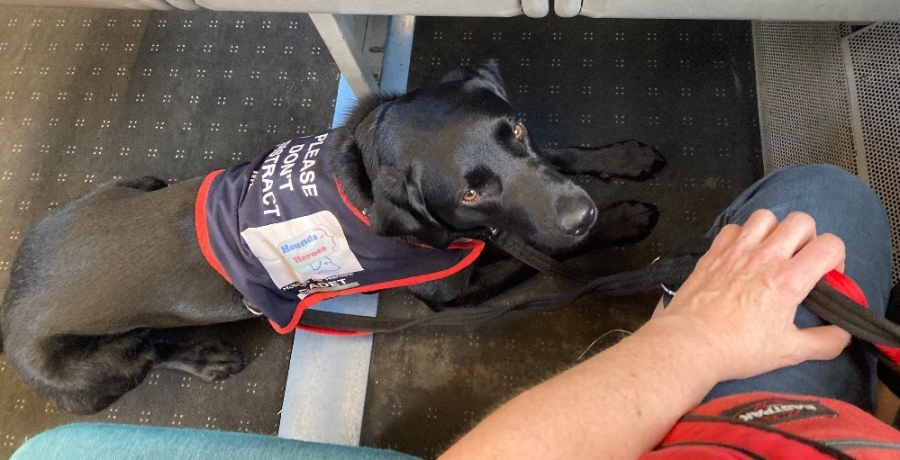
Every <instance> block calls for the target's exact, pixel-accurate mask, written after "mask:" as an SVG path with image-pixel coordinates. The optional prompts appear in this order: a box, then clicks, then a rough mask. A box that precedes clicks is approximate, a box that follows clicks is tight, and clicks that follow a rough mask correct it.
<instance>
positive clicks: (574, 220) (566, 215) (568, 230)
mask: <svg viewBox="0 0 900 460" xmlns="http://www.w3.org/2000/svg"><path fill="white" fill-rule="evenodd" d="M556 210H557V215H558V216H559V228H561V229H562V231H563V232H564V233H565V234H566V235H570V236H581V235H584V234H585V233H587V231H588V230H590V228H591V225H593V224H594V219H595V218H596V216H597V208H595V207H594V203H593V202H592V201H591V200H590V199H588V198H587V197H584V196H580V197H577V198H575V197H561V198H559V199H557V200H556Z"/></svg>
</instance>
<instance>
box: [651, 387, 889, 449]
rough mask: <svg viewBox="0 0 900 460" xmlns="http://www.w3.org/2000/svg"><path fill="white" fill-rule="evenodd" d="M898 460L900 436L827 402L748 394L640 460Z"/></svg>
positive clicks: (699, 414)
mask: <svg viewBox="0 0 900 460" xmlns="http://www.w3.org/2000/svg"><path fill="white" fill-rule="evenodd" d="M836 458H837V459H900V431H897V430H895V429H894V428H892V427H891V426H889V425H886V424H884V423H882V422H881V421H880V420H878V419H876V418H875V417H873V416H872V415H870V414H868V413H867V412H865V411H863V410H861V409H859V408H858V407H856V406H853V405H851V404H847V403H845V402H842V401H837V400H833V399H828V398H819V397H811V396H796V395H785V394H778V393H745V394H739V395H732V396H726V397H723V398H718V399H714V400H713V401H710V402H709V403H706V404H704V405H702V406H700V407H698V408H697V409H694V410H693V411H691V412H690V413H688V414H687V415H685V416H684V417H683V418H682V420H680V421H679V422H678V423H677V424H676V425H675V426H674V427H673V428H672V430H671V431H669V434H667V435H666V437H665V438H664V439H663V440H662V442H661V443H660V445H659V446H658V447H657V448H656V450H654V451H653V452H649V453H647V454H645V455H644V456H642V457H641V460H662V459H665V460H673V459H691V460H694V459H771V460H775V459H791V460H806V459H836Z"/></svg>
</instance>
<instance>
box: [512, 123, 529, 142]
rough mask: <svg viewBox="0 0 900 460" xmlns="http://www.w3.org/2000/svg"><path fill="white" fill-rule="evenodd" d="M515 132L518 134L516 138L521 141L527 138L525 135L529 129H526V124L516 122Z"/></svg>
mask: <svg viewBox="0 0 900 460" xmlns="http://www.w3.org/2000/svg"><path fill="white" fill-rule="evenodd" d="M514 132H515V134H516V139H518V140H520V141H521V140H523V139H525V135H526V134H528V131H526V130H525V125H523V124H522V123H516V127H515V130H514Z"/></svg>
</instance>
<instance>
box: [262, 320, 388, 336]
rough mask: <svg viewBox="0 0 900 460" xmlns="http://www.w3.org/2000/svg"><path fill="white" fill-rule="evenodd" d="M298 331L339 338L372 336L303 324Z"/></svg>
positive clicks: (298, 326) (362, 332) (366, 332)
mask: <svg viewBox="0 0 900 460" xmlns="http://www.w3.org/2000/svg"><path fill="white" fill-rule="evenodd" d="M269 324H271V325H272V326H273V327H275V326H277V325H276V324H275V323H273V322H272V321H271V320H269ZM297 329H300V330H301V331H307V332H315V333H316V334H325V335H335V336H338V337H359V336H362V335H372V333H371V332H369V331H341V330H338V329H325V328H323V327H315V326H304V325H302V324H298V325H297Z"/></svg>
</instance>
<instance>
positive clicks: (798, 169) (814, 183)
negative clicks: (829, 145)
mask: <svg viewBox="0 0 900 460" xmlns="http://www.w3.org/2000/svg"><path fill="white" fill-rule="evenodd" d="M772 175H773V178H775V177H778V178H779V179H780V180H787V181H789V182H791V183H793V184H794V185H796V186H798V187H806V186H809V187H813V188H818V187H826V188H828V189H832V190H834V189H838V190H840V189H842V188H843V189H846V188H857V187H867V186H866V184H865V183H864V182H863V181H862V180H860V178H859V177H857V176H856V175H854V174H852V173H850V172H848V171H847V170H845V169H843V168H841V167H839V166H834V165H828V164H814V165H795V166H787V167H784V168H781V169H779V170H777V171H775V172H773V173H772Z"/></svg>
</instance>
